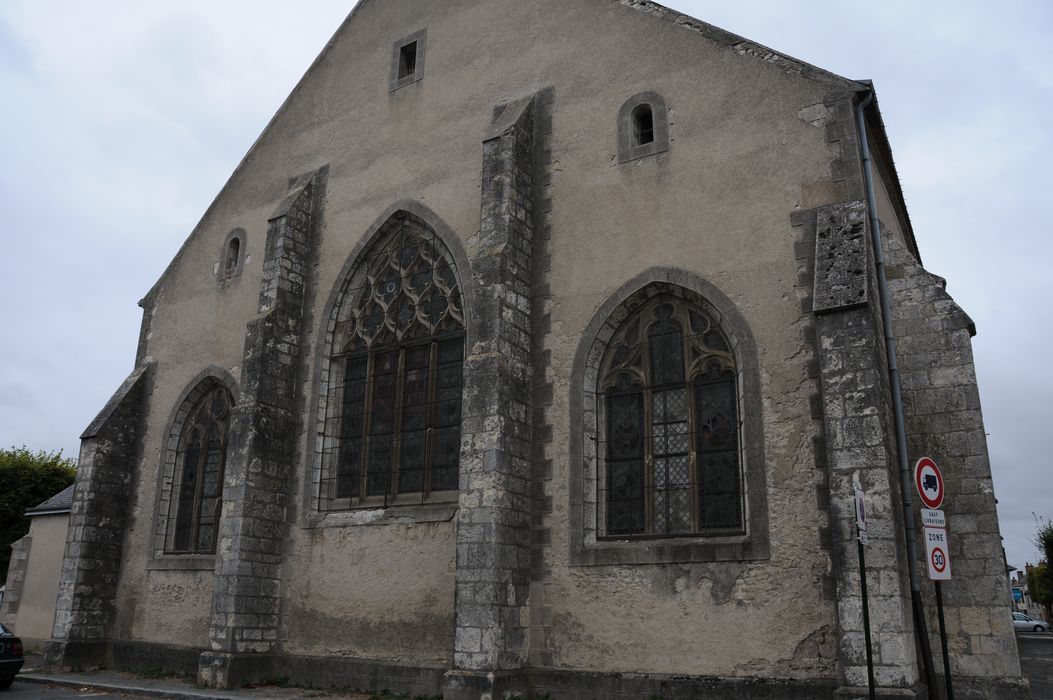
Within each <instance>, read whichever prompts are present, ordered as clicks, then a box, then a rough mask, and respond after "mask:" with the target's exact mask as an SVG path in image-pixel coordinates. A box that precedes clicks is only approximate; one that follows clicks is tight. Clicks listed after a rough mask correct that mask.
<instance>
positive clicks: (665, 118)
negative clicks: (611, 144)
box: [618, 92, 669, 163]
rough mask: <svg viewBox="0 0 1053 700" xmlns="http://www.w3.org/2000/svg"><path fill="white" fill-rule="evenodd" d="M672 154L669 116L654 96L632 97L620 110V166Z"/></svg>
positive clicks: (640, 95) (661, 103) (663, 102)
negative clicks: (667, 152) (659, 154)
mask: <svg viewBox="0 0 1053 700" xmlns="http://www.w3.org/2000/svg"><path fill="white" fill-rule="evenodd" d="M668 150H669V115H668V111H667V110H666V106H665V100H664V99H663V98H662V96H661V95H659V94H658V93H655V92H641V93H639V94H638V95H633V96H632V97H630V98H629V99H628V100H626V101H625V102H624V104H622V106H621V109H619V110H618V162H619V163H628V162H629V161H633V160H637V159H639V158H646V157H647V156H653V155H655V154H657V153H664V152H665V151H668Z"/></svg>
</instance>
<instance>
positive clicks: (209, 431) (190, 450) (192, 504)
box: [165, 385, 231, 554]
mask: <svg viewBox="0 0 1053 700" xmlns="http://www.w3.org/2000/svg"><path fill="white" fill-rule="evenodd" d="M190 400H193V404H192V406H191V407H190V410H189V412H188V413H187V414H186V419H185V422H184V423H183V428H182V432H181V434H180V437H179V443H178V447H177V450H176V461H175V467H176V469H175V474H174V477H175V481H174V483H173V485H172V499H171V502H170V514H169V517H168V521H167V532H166V535H165V543H166V544H165V550H166V552H168V553H172V554H179V553H199V554H211V553H213V552H215V550H216V532H217V529H218V524H219V515H220V508H221V506H222V501H223V470H224V467H225V466H226V461H227V435H228V433H229V429H230V406H231V400H230V394H229V392H228V391H227V389H226V388H225V387H223V386H219V385H210V386H208V387H206V388H204V390H197V391H195V392H194V393H193V394H192V395H191V397H190Z"/></svg>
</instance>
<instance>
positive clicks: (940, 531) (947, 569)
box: [925, 527, 951, 581]
mask: <svg viewBox="0 0 1053 700" xmlns="http://www.w3.org/2000/svg"><path fill="white" fill-rule="evenodd" d="M925 562H926V564H927V565H928V570H929V579H931V580H933V581H950V580H951V554H950V547H949V546H948V542H947V530H945V529H944V528H942V527H927V528H925Z"/></svg>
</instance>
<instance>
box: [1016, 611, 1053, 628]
mask: <svg viewBox="0 0 1053 700" xmlns="http://www.w3.org/2000/svg"><path fill="white" fill-rule="evenodd" d="M1013 629H1015V630H1016V631H1017V632H1048V631H1049V623H1048V622H1044V621H1042V620H1036V619H1035V618H1033V617H1031V616H1030V615H1025V614H1024V613H1018V612H1015V613H1013Z"/></svg>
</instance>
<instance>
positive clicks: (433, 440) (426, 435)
mask: <svg viewBox="0 0 1053 700" xmlns="http://www.w3.org/2000/svg"><path fill="white" fill-rule="evenodd" d="M347 292H348V294H347V298H346V299H345V302H344V303H343V305H342V306H341V308H340V309H339V310H338V318H337V328H336V348H337V349H338V352H337V353H336V354H334V355H333V356H332V357H331V358H330V362H331V364H330V367H331V375H330V376H331V378H332V379H331V381H332V384H331V394H330V397H331V401H332V402H333V404H334V408H336V409H337V410H336V411H334V412H333V414H332V415H333V416H335V420H330V421H327V424H328V425H329V426H331V427H330V428H327V430H331V429H333V428H338V430H339V435H338V436H337V437H336V440H335V444H336V447H335V448H334V449H333V450H332V452H333V455H334V457H333V459H332V460H331V461H332V463H333V465H332V467H331V468H330V471H329V475H328V477H327V478H326V482H327V483H326V484H324V485H323V493H328V495H329V497H330V507H336V506H335V505H333V503H332V499H334V498H335V499H350V500H349V501H347V503H350V504H355V503H358V504H363V505H371V504H376V503H387V502H389V501H390V500H391V499H395V498H400V497H405V496H406V495H408V494H413V495H414V496H416V495H419V496H420V497H421V498H422V499H423V498H424V497H426V496H427V495H428V494H430V493H433V492H437V491H456V489H457V488H458V478H459V462H460V448H461V386H462V376H461V375H462V369H463V364H464V314H463V311H462V306H461V296H460V290H459V288H458V286H457V277H456V274H455V273H454V267H453V263H452V261H451V259H450V256H449V253H448V252H447V250H446V248H445V246H444V245H443V243H442V242H441V241H440V240H439V239H438V238H437V237H436V236H435V234H434V233H433V232H431V231H430V230H428V229H427V228H426V227H424V226H422V225H420V224H418V223H416V222H414V221H411V220H408V219H407V220H403V221H400V222H398V223H397V225H396V227H395V229H394V230H393V231H392V232H390V233H389V234H388V237H387V238H386V239H385V241H384V242H383V243H382V244H381V245H379V246H378V247H377V248H376V249H375V251H374V252H372V253H371V254H369V256H368V257H367V259H366V260H365V261H364V262H363V263H362V265H361V266H360V268H359V270H358V271H357V272H356V273H354V274H353V275H352V277H351V280H350V283H349V289H348V290H347ZM401 500H405V499H404V498H402V499H401Z"/></svg>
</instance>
